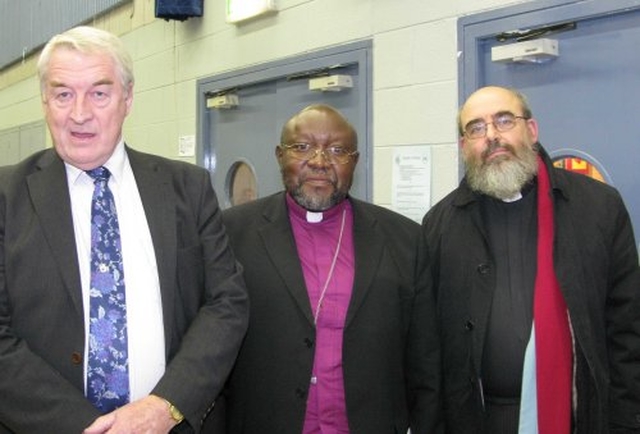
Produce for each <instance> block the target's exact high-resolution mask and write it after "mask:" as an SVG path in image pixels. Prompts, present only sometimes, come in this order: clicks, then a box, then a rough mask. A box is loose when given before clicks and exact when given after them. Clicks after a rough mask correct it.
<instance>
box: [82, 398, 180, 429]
mask: <svg viewBox="0 0 640 434" xmlns="http://www.w3.org/2000/svg"><path fill="white" fill-rule="evenodd" d="M175 425H176V422H175V421H174V420H173V419H172V418H171V414H170V413H169V407H168V406H167V403H166V401H164V400H163V399H161V398H158V397H157V396H154V395H149V396H147V397H145V398H142V399H140V400H138V401H135V402H131V403H129V404H127V405H125V406H124V407H120V408H118V409H117V410H114V411H112V412H111V413H108V414H105V415H104V416H100V417H99V418H97V419H96V420H95V421H94V422H93V423H92V424H91V425H90V426H88V427H87V428H86V429H85V430H84V432H83V434H106V433H109V434H120V433H122V434H167V433H168V432H169V431H171V428H173V427H174V426H175Z"/></svg>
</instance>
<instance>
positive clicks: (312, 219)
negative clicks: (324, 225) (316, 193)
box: [307, 211, 324, 223]
mask: <svg viewBox="0 0 640 434" xmlns="http://www.w3.org/2000/svg"><path fill="white" fill-rule="evenodd" d="M323 218H324V214H323V213H322V212H314V211H307V222H309V223H320V222H321V221H322V219H323Z"/></svg>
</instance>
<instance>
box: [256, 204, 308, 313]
mask: <svg viewBox="0 0 640 434" xmlns="http://www.w3.org/2000/svg"><path fill="white" fill-rule="evenodd" d="M263 217H264V218H265V220H266V221H267V224H265V225H264V226H263V227H261V228H260V229H259V233H260V237H261V238H262V241H263V242H264V246H265V249H266V251H267V254H268V255H269V257H270V259H271V261H272V262H273V265H274V268H275V270H277V272H278V273H279V274H280V276H281V277H282V280H284V282H285V286H286V288H287V290H288V291H289V293H290V294H291V296H292V297H293V299H294V300H295V301H296V304H297V305H298V307H299V308H300V310H301V311H302V313H303V314H304V316H305V318H307V321H309V323H310V324H313V314H312V312H311V304H310V303H309V295H308V294H307V287H306V284H305V281H304V275H303V274H302V267H301V266H300V260H299V259H297V258H298V251H297V247H296V244H295V240H294V238H293V231H292V229H291V224H290V222H289V215H288V214H287V207H286V203H285V199H284V194H283V193H281V194H278V195H276V196H274V199H273V200H271V201H270V202H269V204H268V205H267V206H266V207H265V209H264V212H263Z"/></svg>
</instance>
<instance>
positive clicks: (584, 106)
mask: <svg viewBox="0 0 640 434" xmlns="http://www.w3.org/2000/svg"><path fill="white" fill-rule="evenodd" d="M458 30H459V35H460V38H459V39H460V42H461V47H460V48H461V50H462V52H463V54H464V56H463V60H462V62H461V64H460V77H461V80H460V87H459V96H460V103H462V102H463V101H464V100H465V99H466V97H467V96H468V95H469V94H470V93H472V92H473V91H474V90H475V89H477V88H479V87H482V86H484V85H489V84H496V85H503V86H509V87H514V88H517V89H519V90H521V91H522V92H523V93H524V94H525V95H526V96H527V97H528V99H529V103H530V105H531V107H532V110H533V112H534V116H535V117H536V119H537V120H538V123H539V125H540V142H541V143H542V144H543V146H544V147H545V148H546V149H547V150H548V151H549V153H550V155H551V157H552V158H553V159H554V162H555V164H556V165H557V166H560V167H564V168H566V169H569V170H576V171H580V172H582V173H585V174H589V175H591V176H593V177H595V178H596V179H598V178H600V180H601V181H602V182H606V183H608V184H611V185H613V186H614V187H616V188H617V189H618V191H619V192H620V193H621V195H622V197H623V199H624V201H625V204H626V205H627V208H628V210H629V213H630V214H631V219H632V223H633V227H634V231H635V234H636V242H638V240H639V239H640V238H639V236H640V232H639V231H640V195H639V194H638V193H637V192H638V191H640V177H638V176H637V174H636V173H637V171H638V168H639V167H640V150H639V148H638V145H637V144H636V143H635V142H636V140H637V137H636V136H635V133H634V130H635V125H636V124H637V119H638V116H640V72H639V71H640V56H638V55H635V53H637V44H638V41H640V5H639V4H638V2H637V1H635V0H618V1H616V2H611V1H609V0H591V1H575V0H573V1H567V0H565V1H561V0H552V1H546V0H545V1H535V2H530V3H524V4H521V5H518V6H514V7H508V8H504V9H500V10H496V11H492V12H489V13H483V14H477V15H474V16H469V17H465V18H463V19H461V20H460V22H459V24H458ZM541 38H545V39H550V40H552V41H556V42H557V44H558V53H557V54H558V55H557V57H553V56H549V57H547V56H545V57H540V58H535V57H533V58H528V59H516V61H504V60H503V61H495V59H493V60H492V48H494V47H501V46H502V47H504V46H506V45H509V44H514V43H520V42H523V41H536V40H537V41H538V42H539V41H540V39H541Z"/></svg>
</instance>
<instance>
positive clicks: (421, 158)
mask: <svg viewBox="0 0 640 434" xmlns="http://www.w3.org/2000/svg"><path fill="white" fill-rule="evenodd" d="M430 206H431V147H430V146H427V145H422V146H397V147H396V149H395V150H394V153H393V172H392V197H391V207H392V209H393V210H394V211H396V212H398V213H400V214H402V215H404V216H407V217H409V218H410V219H412V220H415V221H417V222H419V223H420V222H421V221H422V217H424V214H425V213H426V212H427V210H428V209H429V207H430Z"/></svg>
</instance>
